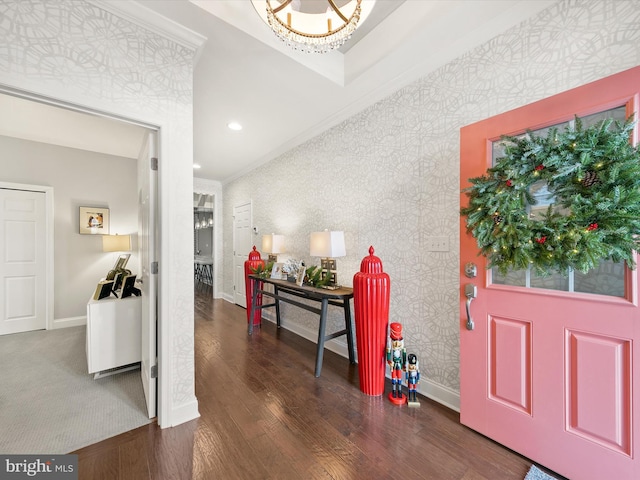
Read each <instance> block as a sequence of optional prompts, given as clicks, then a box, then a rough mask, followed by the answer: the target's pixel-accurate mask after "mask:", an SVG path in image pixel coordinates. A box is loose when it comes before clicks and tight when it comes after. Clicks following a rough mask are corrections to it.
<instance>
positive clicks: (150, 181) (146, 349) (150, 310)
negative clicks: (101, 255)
mask: <svg viewBox="0 0 640 480" xmlns="http://www.w3.org/2000/svg"><path fill="white" fill-rule="evenodd" d="M156 138H157V135H156V134H155V133H151V132H150V133H149V134H148V135H147V138H146V144H145V146H144V148H143V149H142V151H141V153H140V156H139V158H138V162H139V165H138V172H139V173H138V183H139V195H138V196H139V198H138V230H139V233H138V240H139V245H138V248H139V251H140V267H141V275H140V280H141V283H140V291H141V296H142V308H141V312H142V313H141V314H142V322H141V352H142V362H141V366H140V378H141V380H142V388H143V390H144V396H145V399H146V403H147V414H148V415H149V418H153V417H155V416H156V397H157V376H156V375H154V374H153V373H152V369H153V368H154V367H155V366H156V365H157V363H158V361H157V352H156V350H157V341H156V338H157V325H158V323H157V274H156V273H153V270H152V263H153V262H155V261H156V260H157V255H156V238H157V230H156V221H155V219H156V216H155V215H156V213H155V212H156V192H157V181H158V180H157V178H158V172H157V170H154V169H152V168H151V158H152V157H155V156H156V154H155V152H156Z"/></svg>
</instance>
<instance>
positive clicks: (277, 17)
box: [253, 0, 372, 53]
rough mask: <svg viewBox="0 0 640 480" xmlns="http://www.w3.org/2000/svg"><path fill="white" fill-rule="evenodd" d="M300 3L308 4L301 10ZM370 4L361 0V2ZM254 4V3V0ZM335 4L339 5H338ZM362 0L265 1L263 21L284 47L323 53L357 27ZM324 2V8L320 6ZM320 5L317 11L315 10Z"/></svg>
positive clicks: (367, 0)
mask: <svg viewBox="0 0 640 480" xmlns="http://www.w3.org/2000/svg"><path fill="white" fill-rule="evenodd" d="M302 2H306V3H308V4H309V7H307V5H305V7H306V8H307V9H306V10H304V9H303V8H302V7H303V5H302ZM367 2H368V3H372V2H370V0H365V3H367ZM253 3H254V5H256V4H257V3H258V2H256V1H255V0H254V2H253ZM337 3H341V4H342V6H341V7H338V5H337ZM362 3H363V0H350V1H347V2H345V0H342V1H340V0H266V1H265V2H264V4H265V8H266V21H267V23H268V24H269V26H270V27H271V29H272V30H273V31H274V32H275V34H276V35H277V36H278V37H279V38H280V39H281V40H283V41H284V42H285V43H286V44H287V45H288V46H290V47H292V48H294V49H296V50H301V51H303V52H309V53H326V52H328V51H330V50H334V49H336V48H339V47H340V46H342V45H343V44H344V43H345V42H346V41H347V40H349V38H351V35H352V34H353V32H354V31H355V30H356V28H357V27H358V23H359V22H360V21H361V18H362V19H363V17H364V16H365V15H363V12H362ZM325 5H326V9H325V8H324V6H325ZM318 7H320V8H321V9H320V11H318Z"/></svg>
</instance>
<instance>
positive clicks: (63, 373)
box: [0, 326, 150, 454]
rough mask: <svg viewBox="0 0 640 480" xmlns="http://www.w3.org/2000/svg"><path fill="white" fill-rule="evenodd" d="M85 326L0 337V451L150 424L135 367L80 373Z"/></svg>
mask: <svg viewBox="0 0 640 480" xmlns="http://www.w3.org/2000/svg"><path fill="white" fill-rule="evenodd" d="M85 331H86V329H85V327H84V326H81V327H70V328H62V329H57V330H39V331H35V332H25V333H18V334H13V335H3V336H0V432H2V433H1V434H0V453H4V454H12V453H16V454H47V453H50V454H62V453H69V452H72V451H74V450H77V449H78V448H81V447H85V446H87V445H91V444H93V443H96V442H99V441H101V440H104V439H106V438H109V437H112V436H114V435H118V434H120V433H123V432H126V431H129V430H132V429H134V428H137V427H139V426H142V425H146V424H147V423H149V422H150V420H149V419H148V418H147V414H146V406H145V400H144V392H143V390H142V382H141V380H140V370H133V371H129V372H125V373H119V374H117V375H111V376H108V377H105V378H101V379H98V380H94V379H93V375H90V374H89V373H87V357H86V353H85Z"/></svg>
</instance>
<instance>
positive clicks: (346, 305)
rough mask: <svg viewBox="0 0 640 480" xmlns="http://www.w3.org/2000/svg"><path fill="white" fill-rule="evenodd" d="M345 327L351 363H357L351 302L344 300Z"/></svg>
mask: <svg viewBox="0 0 640 480" xmlns="http://www.w3.org/2000/svg"><path fill="white" fill-rule="evenodd" d="M344 326H345V328H346V330H347V347H348V349H349V362H350V363H356V353H355V350H354V349H353V328H352V326H351V300H349V299H348V298H345V299H344Z"/></svg>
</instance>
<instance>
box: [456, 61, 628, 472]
mask: <svg viewBox="0 0 640 480" xmlns="http://www.w3.org/2000/svg"><path fill="white" fill-rule="evenodd" d="M639 91H640V67H636V68H634V69H631V70H627V71H625V72H622V73H620V74H617V75H614V76H611V77H608V78H605V79H603V80H600V81H597V82H594V83H591V84H587V85H585V86H582V87H579V88H576V89H573V90H571V91H569V92H566V93H562V94H559V95H556V96H553V97H550V98H548V99H545V100H542V101H539V102H536V103H533V104H531V105H528V106H525V107H522V108H519V109H517V110H513V111H510V112H507V113H504V114H501V115H498V116H496V117H492V118H490V119H487V120H485V121H481V122H478V123H475V124H472V125H469V126H466V127H464V128H462V129H461V139H460V141H461V177H460V178H461V188H466V187H468V186H469V185H470V184H469V182H468V180H467V179H469V178H472V177H478V176H480V175H482V174H483V173H484V172H485V171H486V169H487V167H489V166H490V165H491V144H492V142H493V141H496V140H498V139H499V138H500V136H501V135H503V134H507V135H517V134H520V133H523V132H525V131H526V130H527V129H531V130H534V129H539V128H543V127H545V126H549V125H555V124H558V123H560V122H563V121H568V120H571V119H572V118H573V117H574V115H578V116H580V117H583V116H585V115H589V114H592V113H595V112H600V111H604V110H608V109H611V108H614V107H621V106H622V107H623V108H625V109H626V114H627V115H628V114H631V113H634V112H635V113H636V117H637V115H638V113H637V112H638V98H639V96H638V92H639ZM624 112H625V111H624V110H623V113H624ZM635 137H636V138H634V139H633V141H637V129H636V133H635ZM461 205H463V206H466V205H467V197H466V195H464V194H463V195H461ZM460 232H461V235H460V237H461V239H460V260H461V262H460V297H461V303H460V305H461V308H460V314H461V315H460V316H461V318H460V382H461V384H460V418H461V421H462V423H463V424H465V425H467V426H469V427H470V428H472V429H474V430H477V431H478V432H480V433H482V434H484V435H486V436H488V437H490V438H492V439H494V440H496V441H497V442H499V443H501V444H503V445H505V446H507V447H509V448H511V449H513V450H515V451H517V452H519V453H521V454H522V455H524V456H526V457H528V458H530V459H531V460H533V461H534V462H537V463H539V464H541V465H544V466H546V467H548V468H550V469H552V470H553V471H555V472H557V473H559V474H561V475H563V476H566V477H568V478H571V479H580V480H588V479H593V480H602V479H608V478H616V479H621V480H623V479H629V480H631V479H639V478H640V467H639V461H638V460H637V458H636V457H637V455H638V454H639V453H640V451H639V450H638V447H637V444H638V441H640V421H638V420H637V419H635V422H634V418H635V416H636V415H640V392H639V391H638V388H639V387H640V350H638V346H639V345H640V310H639V308H638V272H637V270H635V271H631V270H629V269H623V273H622V280H621V281H622V284H623V285H624V287H623V292H622V293H621V295H619V296H605V295H597V294H589V293H573V292H571V291H557V290H549V289H543V288H527V287H525V286H510V285H504V284H496V283H495V282H493V280H492V272H491V271H490V270H487V269H486V262H485V259H484V257H481V256H479V255H478V248H477V245H476V243H475V239H474V238H473V237H472V236H471V235H470V234H468V233H467V232H466V224H465V219H464V218H461V222H460ZM469 262H472V263H475V264H476V265H477V267H478V269H477V271H478V274H477V276H476V277H474V278H470V277H468V276H467V275H465V265H466V264H467V263H469ZM467 284H473V285H475V286H476V287H477V297H476V298H475V299H473V300H472V301H471V302H470V304H469V311H470V314H471V317H472V319H473V321H474V328H473V330H469V329H468V328H467V314H466V310H467V309H466V306H467V305H466V300H467V297H466V296H465V285H467Z"/></svg>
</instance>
